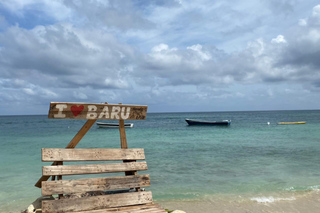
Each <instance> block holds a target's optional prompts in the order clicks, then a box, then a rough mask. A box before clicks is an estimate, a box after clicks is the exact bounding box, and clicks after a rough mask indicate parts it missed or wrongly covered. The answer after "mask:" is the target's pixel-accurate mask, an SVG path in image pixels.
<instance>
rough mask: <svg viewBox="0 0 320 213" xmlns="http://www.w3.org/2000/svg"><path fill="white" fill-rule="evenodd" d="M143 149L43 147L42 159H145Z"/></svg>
mask: <svg viewBox="0 0 320 213" xmlns="http://www.w3.org/2000/svg"><path fill="white" fill-rule="evenodd" d="M144 159H145V156H144V150H143V149H48V148H43V149H42V161H118V160H119V161H120V160H144Z"/></svg>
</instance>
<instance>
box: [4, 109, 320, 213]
mask: <svg viewBox="0 0 320 213" xmlns="http://www.w3.org/2000/svg"><path fill="white" fill-rule="evenodd" d="M185 118H190V119H192V118H193V119H203V120H205V119H206V120H225V119H228V120H232V123H231V125H230V126H228V127H221V126H188V125H187V123H186V122H185ZM280 121H306V122H307V123H306V124H302V125H277V122H280ZM103 122H105V121H103ZM130 122H132V123H134V128H128V129H126V134H127V141H128V147H129V148H144V149H145V154H146V160H147V163H148V171H146V172H139V173H140V174H150V178H151V187H149V188H148V189H146V190H151V191H152V193H153V197H154V200H156V201H158V202H160V203H161V202H180V201H190V202H193V201H201V202H212V201H214V200H217V199H218V200H220V201H221V202H224V201H235V200H236V201H237V202H240V203H241V202H258V203H259V202H261V203H272V202H276V201H279V200H292V201H293V202H294V200H295V199H296V198H297V197H299V196H301V195H304V194H310V193H311V192H314V193H318V192H319V190H320V131H319V130H320V110H308V111H247V112H199V113H148V115H147V119H146V120H142V121H130ZM268 122H270V125H268V124H267V123H268ZM84 123H85V120H68V119H66V120H58V119H57V120H54V119H48V118H47V116H46V115H38V116H0V162H1V163H0V212H3V213H8V212H20V211H21V210H24V209H25V208H27V207H28V205H29V204H30V203H32V202H33V201H34V200H35V199H36V198H38V197H40V196H41V190H40V189H39V188H36V187H34V184H35V183H36V182H37V181H38V179H39V178H40V177H41V172H42V166H44V165H48V163H44V162H41V148H65V147H66V145H67V144H68V143H69V142H70V140H71V139H72V138H73V137H74V135H75V134H76V133H77V132H78V131H79V129H80V128H81V127H82V125H83V124H84ZM77 148H120V136H119V131H118V129H101V128H98V127H97V126H96V125H94V126H93V127H92V129H91V130H90V131H89V132H88V133H87V135H86V136H85V137H84V138H83V139H82V140H81V142H80V143H79V144H78V146H77Z"/></svg>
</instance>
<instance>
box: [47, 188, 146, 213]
mask: <svg viewBox="0 0 320 213" xmlns="http://www.w3.org/2000/svg"><path fill="white" fill-rule="evenodd" d="M147 203H152V193H151V192H130V193H121V194H111V195H101V196H93V197H83V198H78V199H61V200H50V201H42V212H43V213H65V212H74V211H90V210H97V209H103V208H112V207H123V206H130V205H139V204H147Z"/></svg>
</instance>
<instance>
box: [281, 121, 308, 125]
mask: <svg viewBox="0 0 320 213" xmlns="http://www.w3.org/2000/svg"><path fill="white" fill-rule="evenodd" d="M305 123H307V122H305V121H297V122H278V125H290V124H305Z"/></svg>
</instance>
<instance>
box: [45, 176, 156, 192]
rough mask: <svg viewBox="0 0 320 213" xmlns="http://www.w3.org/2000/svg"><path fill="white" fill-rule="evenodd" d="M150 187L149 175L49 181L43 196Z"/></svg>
mask: <svg viewBox="0 0 320 213" xmlns="http://www.w3.org/2000/svg"><path fill="white" fill-rule="evenodd" d="M148 186H150V178H149V175H131V176H122V177H107V178H90V179H78V180H62V181H47V182H44V183H43V185H42V195H56V194H70V193H85V192H90V191H108V190H118V189H130V188H136V187H148Z"/></svg>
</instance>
